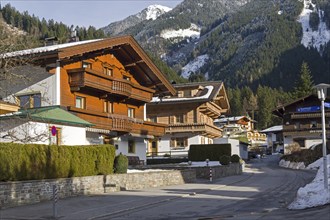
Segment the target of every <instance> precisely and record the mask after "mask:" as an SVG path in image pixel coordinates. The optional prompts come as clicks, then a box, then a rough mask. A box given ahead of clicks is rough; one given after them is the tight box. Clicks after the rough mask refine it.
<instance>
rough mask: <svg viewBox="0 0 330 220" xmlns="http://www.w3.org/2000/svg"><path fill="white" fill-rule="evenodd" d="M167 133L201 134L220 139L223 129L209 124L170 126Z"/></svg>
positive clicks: (166, 130)
mask: <svg viewBox="0 0 330 220" xmlns="http://www.w3.org/2000/svg"><path fill="white" fill-rule="evenodd" d="M165 132H166V133H183V132H199V133H203V134H206V135H208V136H210V137H220V136H221V129H220V128H218V127H216V126H214V125H210V124H207V123H189V124H185V123H182V124H180V123H179V124H170V125H168V127H167V128H166V129H165Z"/></svg>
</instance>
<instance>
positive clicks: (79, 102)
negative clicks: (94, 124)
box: [76, 96, 86, 109]
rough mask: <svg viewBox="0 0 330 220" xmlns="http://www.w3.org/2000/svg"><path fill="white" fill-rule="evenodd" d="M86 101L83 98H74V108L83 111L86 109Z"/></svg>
mask: <svg viewBox="0 0 330 220" xmlns="http://www.w3.org/2000/svg"><path fill="white" fill-rule="evenodd" d="M85 102H86V99H85V97H81V96H76V108H82V109H84V108H85V107H86V103H85Z"/></svg>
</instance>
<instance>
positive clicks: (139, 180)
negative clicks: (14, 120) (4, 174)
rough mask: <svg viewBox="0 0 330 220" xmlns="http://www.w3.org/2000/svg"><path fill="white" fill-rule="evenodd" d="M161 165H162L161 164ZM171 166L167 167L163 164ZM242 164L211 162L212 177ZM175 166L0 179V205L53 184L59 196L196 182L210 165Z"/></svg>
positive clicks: (49, 191) (34, 198)
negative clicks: (69, 175)
mask: <svg viewBox="0 0 330 220" xmlns="http://www.w3.org/2000/svg"><path fill="white" fill-rule="evenodd" d="M163 168H164V167H163ZM166 168H167V169H170V168H169V167H166ZM243 168H244V165H240V164H238V163H236V164H230V165H227V166H213V167H212V176H213V179H217V178H220V177H225V176H231V175H239V174H241V173H242V171H243ZM173 169H174V170H164V171H155V172H140V173H128V174H113V175H107V176H102V175H100V176H87V177H73V178H62V179H50V180H31V181H19V182H2V183H1V182H0V208H2V207H11V206H18V205H23V204H33V203H37V202H40V201H47V200H51V199H52V198H53V186H54V185H55V184H56V185H57V186H58V197H59V198H66V197H71V196H78V195H89V194H103V193H106V192H114V191H120V190H137V189H144V188H152V187H162V186H169V185H178V184H184V183H192V182H196V178H204V179H208V178H209V174H210V167H181V168H180V170H179V169H178V167H176V168H174V167H173Z"/></svg>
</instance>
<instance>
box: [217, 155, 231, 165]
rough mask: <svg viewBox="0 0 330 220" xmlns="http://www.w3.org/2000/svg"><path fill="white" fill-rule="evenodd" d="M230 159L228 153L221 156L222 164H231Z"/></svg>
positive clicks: (220, 161)
mask: <svg viewBox="0 0 330 220" xmlns="http://www.w3.org/2000/svg"><path fill="white" fill-rule="evenodd" d="M230 159H231V157H230V156H228V155H222V156H220V158H219V163H220V164H221V165H228V164H230Z"/></svg>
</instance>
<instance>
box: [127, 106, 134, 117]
mask: <svg viewBox="0 0 330 220" xmlns="http://www.w3.org/2000/svg"><path fill="white" fill-rule="evenodd" d="M134 110H135V109H134V108H128V111H127V116H128V117H130V118H134V117H135V116H134V113H135V112H134Z"/></svg>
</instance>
